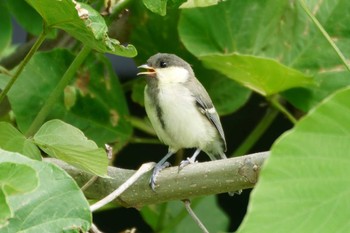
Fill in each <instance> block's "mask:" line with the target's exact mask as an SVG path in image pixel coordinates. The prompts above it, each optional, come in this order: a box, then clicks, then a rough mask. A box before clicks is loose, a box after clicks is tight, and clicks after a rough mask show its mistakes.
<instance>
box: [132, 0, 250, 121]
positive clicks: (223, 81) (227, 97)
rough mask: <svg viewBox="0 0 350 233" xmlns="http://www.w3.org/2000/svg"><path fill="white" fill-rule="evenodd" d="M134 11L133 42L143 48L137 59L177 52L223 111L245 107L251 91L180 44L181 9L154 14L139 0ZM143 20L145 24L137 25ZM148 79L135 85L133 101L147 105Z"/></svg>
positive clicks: (228, 111) (219, 110) (223, 112)
mask: <svg viewBox="0 0 350 233" xmlns="http://www.w3.org/2000/svg"><path fill="white" fill-rule="evenodd" d="M131 10H132V11H133V12H134V14H133V16H134V18H131V22H132V23H133V25H134V28H135V29H134V30H133V32H132V38H131V39H132V42H133V44H135V45H136V46H137V47H138V48H140V49H139V55H138V56H137V57H136V58H135V59H136V60H137V62H138V63H139V64H144V63H145V62H146V61H147V59H148V58H149V57H150V56H152V55H154V54H155V53H157V52H167V53H174V54H176V55H178V56H180V57H181V58H183V59H184V60H186V61H187V62H188V63H189V64H190V65H191V66H192V68H193V70H194V72H195V74H196V77H197V78H198V79H199V81H200V82H201V83H202V84H203V85H204V87H205V88H206V90H207V91H208V93H209V95H210V97H211V98H212V100H213V102H214V105H215V107H216V109H217V110H218V112H219V114H229V113H232V112H234V111H235V110H237V109H238V108H240V107H241V106H243V105H244V104H245V103H246V101H247V100H248V98H249V96H250V91H249V90H248V89H247V88H245V87H242V86H240V85H238V84H237V83H236V82H235V81H232V80H230V79H227V78H226V77H224V75H222V74H220V73H218V72H216V71H214V70H209V69H206V68H204V67H203V65H202V64H201V63H200V62H199V61H198V59H196V58H195V57H193V56H191V55H190V54H188V52H187V51H185V50H184V49H183V47H182V46H181V45H180V44H181V43H180V41H179V37H178V34H177V31H176V30H174V29H175V28H177V23H178V22H177V19H178V14H179V11H178V10H172V9H170V10H168V13H167V17H161V16H159V15H155V14H150V13H149V12H144V11H142V7H141V6H140V3H139V1H136V2H135V3H134V5H133V6H132V8H131ZM140 19H141V21H142V27H140V26H137V25H139V24H140ZM144 86H145V82H144V81H139V80H137V81H135V83H134V84H133V92H132V99H133V101H135V102H137V103H140V104H143V95H144V94H143V89H144Z"/></svg>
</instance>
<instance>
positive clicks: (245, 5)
mask: <svg viewBox="0 0 350 233" xmlns="http://www.w3.org/2000/svg"><path fill="white" fill-rule="evenodd" d="M307 4H308V6H309V8H310V9H312V10H313V13H314V14H315V16H316V18H317V19H319V21H320V22H321V24H322V25H323V26H324V27H325V29H326V31H327V32H328V33H329V34H330V36H331V37H332V38H336V40H335V43H336V44H337V46H338V47H339V48H340V49H341V51H342V52H343V53H344V54H349V53H350V46H349V45H350V43H349V42H350V36H349V33H348V28H347V27H346V26H345V25H347V22H348V21H349V17H348V14H347V13H346V12H348V11H349V10H350V2H349V1H341V0H335V1H332V0H326V1H322V2H317V1H309V2H307ZM271 6H274V7H271ZM209 15H210V17H208V16H209ZM213 18H215V20H212V19H213ZM247 18H249V20H247ZM178 29H179V35H180V38H181V41H182V42H183V44H184V45H185V47H186V48H187V49H188V50H189V51H190V52H191V53H192V54H194V55H195V56H197V57H198V58H199V59H201V57H203V56H206V55H226V54H231V53H234V52H237V53H239V54H250V55H255V56H258V57H266V58H273V59H274V60H276V61H278V62H279V63H281V64H284V65H287V66H289V67H290V68H294V69H298V70H300V71H302V72H305V73H308V74H311V75H312V76H318V75H322V73H324V72H327V73H328V74H327V76H328V77H329V78H330V79H331V80H334V79H337V78H336V77H337V76H338V73H339V72H343V71H344V66H343V65H342V64H341V61H340V59H339V57H338V56H337V54H336V53H335V52H334V50H333V48H332V47H331V46H330V45H329V44H328V42H327V41H326V40H325V38H324V37H323V36H321V34H320V32H319V31H318V29H317V28H316V27H315V26H314V25H313V24H312V23H311V22H310V20H309V19H308V17H307V15H306V14H305V12H304V11H303V10H302V9H301V7H300V4H299V3H298V1H294V2H290V1H279V0H261V1H254V0H247V1H223V2H220V3H218V4H217V5H215V6H211V7H206V8H194V9H184V10H183V11H182V12H181V17H180V20H179V27H178ZM329 82H331V81H329ZM335 82H337V81H335ZM338 87H339V88H340V86H338ZM342 87H344V86H342ZM318 88H319V87H318V86H316V85H315V86H309V87H307V88H306V89H305V88H303V89H300V88H299V89H296V90H293V91H292V92H290V94H289V95H288V97H287V98H288V100H290V101H291V102H292V103H293V104H295V105H296V106H297V107H299V106H302V105H303V103H302V101H305V102H306V103H307V104H308V103H312V106H313V105H314V104H317V103H318V102H319V101H320V100H322V99H323V98H325V97H326V96H328V95H329V94H331V93H332V91H334V89H333V90H332V91H331V90H328V91H325V90H322V92H319V91H318ZM321 88H322V83H321ZM305 90H306V91H305ZM325 92H327V95H325ZM292 93H293V94H292ZM300 96H303V98H301V97H300ZM296 99H299V100H300V101H298V103H296V102H297V101H296ZM308 105H309V104H308ZM312 106H310V105H309V106H308V107H306V106H303V108H302V109H303V110H305V109H310V107H312Z"/></svg>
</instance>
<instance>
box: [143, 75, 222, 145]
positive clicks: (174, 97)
mask: <svg viewBox="0 0 350 233" xmlns="http://www.w3.org/2000/svg"><path fill="white" fill-rule="evenodd" d="M146 88H147V87H146ZM158 88H159V93H158V97H157V98H158V104H159V107H160V109H161V111H162V119H163V122H164V126H165V127H164V128H163V127H162V124H161V122H160V121H159V119H158V117H157V111H156V107H155V106H154V103H153V102H152V101H151V99H150V97H149V96H148V94H147V90H145V106H146V111H147V114H148V116H149V118H150V121H151V123H152V125H153V127H154V129H155V131H156V133H157V135H158V137H159V138H160V139H161V140H162V141H163V142H164V143H165V144H167V145H169V147H170V148H171V149H173V150H174V151H176V150H178V149H180V148H194V147H196V148H202V149H203V148H204V147H206V146H207V145H208V144H209V143H212V141H213V140H214V139H215V137H217V133H216V131H215V128H214V127H212V126H211V123H210V122H209V121H208V120H207V119H206V117H205V116H204V115H203V114H202V113H200V112H199V111H198V109H197V106H196V105H195V102H196V101H195V98H194V97H193V96H192V94H191V93H190V91H189V90H188V89H187V88H186V87H185V86H184V85H181V84H179V83H172V82H161V81H160V82H159V86H158Z"/></svg>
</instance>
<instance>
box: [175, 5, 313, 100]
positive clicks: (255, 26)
mask: <svg viewBox="0 0 350 233" xmlns="http://www.w3.org/2000/svg"><path fill="white" fill-rule="evenodd" d="M266 2H270V3H272V1H254V2H253V1H244V2H242V1H227V2H223V3H220V4H218V5H216V6H212V7H207V8H195V9H187V10H184V11H183V13H182V15H181V18H180V23H179V33H180V36H181V39H182V41H183V42H184V44H185V46H186V48H187V49H188V50H189V51H191V53H192V54H194V55H195V56H197V57H198V58H199V59H200V60H202V61H203V62H204V64H205V65H206V66H207V67H210V68H212V69H215V70H217V71H219V72H221V73H223V74H225V75H226V76H228V77H230V78H233V79H234V80H236V81H238V82H240V83H241V84H243V85H244V86H246V87H248V88H250V89H252V90H254V91H256V92H258V93H260V94H262V95H271V94H275V93H278V92H281V91H283V90H285V89H289V88H292V87H295V86H304V85H306V84H310V83H312V79H311V78H310V77H307V76H306V75H304V74H302V73H301V72H300V71H297V70H294V69H292V68H289V67H287V66H284V65H282V64H280V63H279V62H278V61H277V60H271V59H268V58H265V57H262V56H259V57H256V56H252V55H249V56H248V55H241V54H237V53H235V52H237V51H240V52H243V53H251V54H256V55H259V54H265V51H261V50H260V49H261V48H260V47H261V45H260V42H261V41H259V37H260V35H258V34H257V31H259V29H261V28H259V25H260V24H261V21H264V18H263V17H266V15H269V16H271V17H272V18H270V20H271V22H270V23H271V24H273V23H275V21H276V17H278V16H279V15H280V14H279V13H278V9H280V8H282V7H283V6H284V5H285V3H283V2H281V1H279V2H278V1H277V2H276V1H274V2H276V4H274V7H276V8H277V10H276V11H277V12H276V11H271V10H268V11H267V12H264V14H262V15H261V14H258V13H254V14H253V12H254V11H257V10H261V11H262V10H266V7H265V4H268V3H266ZM208 15H210V16H211V17H208ZM248 15H249V21H243V20H245V19H246V18H247V17H248ZM212 19H215V20H212ZM243 26H244V27H243ZM261 30H266V29H261ZM262 33H263V32H262Z"/></svg>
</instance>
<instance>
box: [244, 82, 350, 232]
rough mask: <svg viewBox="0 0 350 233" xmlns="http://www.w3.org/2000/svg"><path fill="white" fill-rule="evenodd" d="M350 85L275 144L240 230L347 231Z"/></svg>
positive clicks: (318, 107)
mask: <svg viewBox="0 0 350 233" xmlns="http://www.w3.org/2000/svg"><path fill="white" fill-rule="evenodd" d="M349 99H350V88H346V89H343V90H340V91H337V92H336V93H335V94H334V95H332V96H330V97H329V98H327V99H325V100H324V101H323V102H322V103H321V104H320V105H319V106H317V107H316V108H315V109H313V110H311V111H310V112H309V114H308V115H306V116H305V117H304V118H303V119H301V120H300V121H299V122H298V123H297V124H296V125H295V127H294V129H292V130H291V131H289V132H288V133H286V134H284V135H283V136H282V137H281V138H279V139H278V141H277V142H276V143H275V144H274V145H273V147H272V151H271V157H270V158H269V159H268V161H266V163H265V164H264V168H263V169H262V171H261V173H260V176H259V182H258V184H257V186H256V187H255V189H254V191H253V193H252V195H251V201H250V203H249V207H248V214H247V215H246V218H245V219H244V221H243V224H242V225H241V227H240V229H239V231H238V232H250V233H251V232H286V233H288V232H320V233H322V232H325V233H326V232H347V229H348V226H349V221H348V216H349V214H350V211H349V210H350V202H349V201H348V193H349V192H350V176H349V174H348V167H349V166H350V159H349V158H350V144H349V141H350V105H349Z"/></svg>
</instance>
